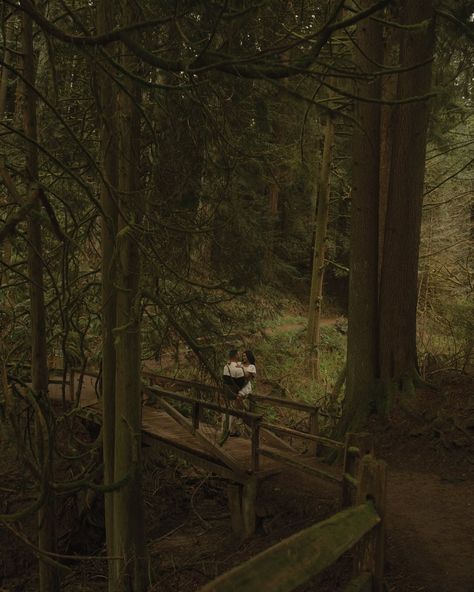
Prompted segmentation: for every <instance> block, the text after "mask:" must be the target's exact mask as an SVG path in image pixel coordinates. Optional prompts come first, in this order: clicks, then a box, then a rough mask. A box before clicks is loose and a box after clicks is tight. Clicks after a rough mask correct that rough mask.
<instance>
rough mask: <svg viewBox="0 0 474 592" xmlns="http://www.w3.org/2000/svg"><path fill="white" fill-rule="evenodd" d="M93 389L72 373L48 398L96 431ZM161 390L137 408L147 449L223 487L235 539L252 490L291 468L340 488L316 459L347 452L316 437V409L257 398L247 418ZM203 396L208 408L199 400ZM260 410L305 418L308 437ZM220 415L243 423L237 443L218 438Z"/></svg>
mask: <svg viewBox="0 0 474 592" xmlns="http://www.w3.org/2000/svg"><path fill="white" fill-rule="evenodd" d="M146 378H147V379H149V378H150V377H149V376H146ZM166 380H169V383H170V384H171V385H172V386H174V387H176V388H177V389H178V390H180V391H181V392H176V391H170V390H166V389H164V388H163V386H162V384H163V381H165V382H166ZM96 381H97V377H96V375H93V374H92V373H88V374H85V375H83V376H81V377H79V375H78V374H77V373H75V372H73V373H72V374H71V375H70V378H69V383H68V384H67V385H65V386H63V385H62V384H61V383H60V381H58V380H55V381H54V382H52V383H51V384H50V388H49V396H50V398H51V399H53V400H56V401H62V400H63V399H64V400H65V401H67V402H68V404H69V405H70V404H71V402H72V404H78V405H79V407H80V408H81V410H82V411H83V416H87V417H88V418H89V419H92V420H93V421H95V422H97V423H100V422H101V415H102V403H101V401H100V399H99V398H98V396H97V390H98V389H97V388H96V386H97V385H96ZM156 382H157V381H155V383H156ZM158 384H159V385H160V386H146V385H144V387H143V389H144V394H146V395H148V396H145V397H144V402H145V403H148V404H144V405H143V407H142V429H143V443H144V445H145V446H149V447H153V448H155V449H158V450H159V451H161V452H167V453H172V454H173V455H175V456H177V457H179V458H182V459H183V460H186V461H188V462H190V463H191V464H193V465H195V466H197V467H199V468H201V469H203V470H205V471H208V472H210V473H214V474H216V475H220V476H222V477H223V478H225V479H227V480H228V483H229V488H228V490H229V503H230V506H231V515H232V517H233V526H234V530H235V531H236V532H240V534H244V535H245V536H247V535H249V534H251V533H252V532H253V529H254V526H255V511H254V508H255V497H256V491H257V484H258V481H260V480H262V479H265V478H267V477H269V476H270V475H273V474H275V473H277V472H281V471H285V470H288V469H289V468H290V467H291V468H292V469H297V470H299V471H302V472H304V473H305V474H307V475H312V476H314V477H317V478H323V479H326V480H329V481H332V482H337V483H339V484H342V483H343V481H344V472H343V471H342V470H341V467H328V465H326V464H323V463H322V462H321V460H320V459H318V457H317V456H316V451H317V445H318V444H324V445H326V446H332V447H333V448H338V449H344V448H345V445H344V444H343V443H341V442H337V441H334V440H330V439H328V438H325V437H322V436H319V435H318V434H317V408H315V407H312V406H310V405H306V404H303V403H298V402H295V401H290V400H286V399H278V398H272V397H265V396H259V395H255V394H254V395H252V397H251V398H250V400H249V405H250V409H252V411H247V410H240V409H234V408H231V407H229V406H227V405H225V400H224V399H223V397H222V393H221V391H220V389H219V388H218V387H213V386H210V385H204V384H200V383H195V382H193V381H184V380H177V379H166V377H160V380H159V381H158ZM203 394H204V395H205V398H207V399H209V398H210V399H211V400H210V401H209V400H205V398H201V397H202V396H203ZM264 405H272V406H273V407H275V406H277V407H278V406H282V407H287V408H291V409H292V410H294V411H295V412H300V413H303V414H306V415H307V416H308V417H307V425H308V429H307V431H302V430H296V429H291V428H288V427H286V426H283V425H278V424H270V423H267V422H265V421H264V417H263V415H262V414H258V413H255V410H256V409H257V408H261V407H262V406H264ZM225 414H228V415H232V416H234V418H235V419H234V421H237V422H239V423H240V430H241V431H242V436H239V437H227V438H223V436H222V432H221V429H220V427H219V426H220V424H221V419H222V417H223V415H225ZM294 439H296V440H300V441H301V440H303V441H306V444H307V446H306V450H305V452H304V453H303V454H302V453H301V452H299V451H298V450H297V449H296V448H294V447H293V446H292V444H293V440H294ZM346 452H347V451H345V454H344V456H346Z"/></svg>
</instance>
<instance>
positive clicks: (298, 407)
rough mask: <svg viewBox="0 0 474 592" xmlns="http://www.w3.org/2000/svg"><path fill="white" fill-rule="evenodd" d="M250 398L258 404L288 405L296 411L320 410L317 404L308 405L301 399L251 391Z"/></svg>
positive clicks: (310, 411)
mask: <svg viewBox="0 0 474 592" xmlns="http://www.w3.org/2000/svg"><path fill="white" fill-rule="evenodd" d="M248 398H249V399H251V400H252V399H254V400H255V402H256V403H257V404H258V403H273V404H274V405H278V406H280V407H288V408H289V409H294V410H295V411H306V412H308V413H313V412H314V411H318V410H319V408H318V407H317V406H316V405H308V403H300V402H299V401H290V400H288V399H283V398H282V397H270V396H269V395H259V394H257V393H250V395H249V396H248Z"/></svg>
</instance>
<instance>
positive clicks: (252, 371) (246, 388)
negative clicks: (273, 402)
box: [239, 364, 257, 397]
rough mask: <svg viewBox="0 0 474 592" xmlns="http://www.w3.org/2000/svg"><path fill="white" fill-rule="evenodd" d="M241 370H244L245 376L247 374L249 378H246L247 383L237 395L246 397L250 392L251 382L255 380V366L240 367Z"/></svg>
mask: <svg viewBox="0 0 474 592" xmlns="http://www.w3.org/2000/svg"><path fill="white" fill-rule="evenodd" d="M242 368H243V369H244V371H245V374H246V375H247V374H249V375H250V376H248V377H247V378H248V382H247V384H246V385H245V386H244V387H243V388H241V389H240V391H239V394H240V395H242V396H243V397H248V396H249V395H250V393H251V392H252V380H255V377H256V376H257V368H256V367H255V364H249V365H248V366H242Z"/></svg>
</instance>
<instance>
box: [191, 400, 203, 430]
mask: <svg viewBox="0 0 474 592" xmlns="http://www.w3.org/2000/svg"><path fill="white" fill-rule="evenodd" d="M200 418H201V405H200V403H198V402H197V401H195V402H194V403H193V408H192V421H193V434H195V433H196V430H198V429H199V420H200Z"/></svg>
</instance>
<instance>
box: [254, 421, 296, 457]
mask: <svg viewBox="0 0 474 592" xmlns="http://www.w3.org/2000/svg"><path fill="white" fill-rule="evenodd" d="M260 427H261V426H260ZM261 433H262V436H263V437H264V438H268V439H269V440H270V442H269V443H268V442H267V443H268V444H269V445H270V446H271V447H272V448H273V447H275V448H279V449H280V450H281V449H282V448H283V450H286V451H288V452H291V453H292V454H298V451H297V450H296V449H295V448H293V446H291V444H288V442H285V440H283V438H279V437H278V436H277V435H276V434H274V433H273V432H271V431H270V430H266V429H265V428H262V429H261Z"/></svg>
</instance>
